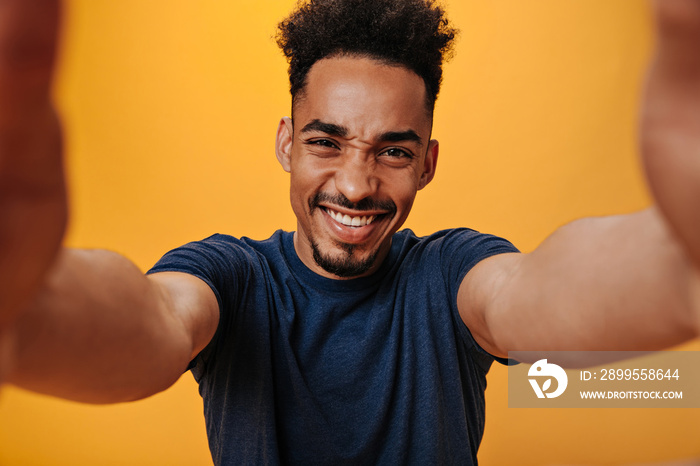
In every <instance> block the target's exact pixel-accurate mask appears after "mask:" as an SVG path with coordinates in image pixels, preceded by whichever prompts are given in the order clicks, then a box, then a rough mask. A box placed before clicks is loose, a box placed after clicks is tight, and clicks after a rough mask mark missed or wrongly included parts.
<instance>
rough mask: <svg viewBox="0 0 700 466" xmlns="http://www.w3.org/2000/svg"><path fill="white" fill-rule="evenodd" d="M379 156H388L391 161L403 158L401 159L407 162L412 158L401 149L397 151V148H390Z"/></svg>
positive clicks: (411, 155)
mask: <svg viewBox="0 0 700 466" xmlns="http://www.w3.org/2000/svg"><path fill="white" fill-rule="evenodd" d="M381 155H386V156H388V157H391V158H392V159H393V158H396V159H398V158H403V159H409V160H410V159H412V158H413V154H412V153H410V152H407V151H405V150H403V149H399V148H397V147H391V148H389V149H387V150H385V151H384V152H382V153H381Z"/></svg>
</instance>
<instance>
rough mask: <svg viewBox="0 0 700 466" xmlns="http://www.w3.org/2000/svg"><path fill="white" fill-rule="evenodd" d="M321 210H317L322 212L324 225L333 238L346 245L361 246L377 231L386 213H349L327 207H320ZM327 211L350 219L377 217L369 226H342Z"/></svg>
mask: <svg viewBox="0 0 700 466" xmlns="http://www.w3.org/2000/svg"><path fill="white" fill-rule="evenodd" d="M320 207H321V208H320V209H319V210H320V211H321V212H322V215H323V219H324V221H325V222H326V224H327V225H328V226H329V228H330V230H331V232H332V233H333V234H334V236H335V237H336V238H337V239H338V241H340V242H342V243H346V244H361V243H364V242H366V241H367V240H368V239H369V238H370V237H371V236H372V234H373V233H374V232H375V230H376V229H377V227H378V225H379V224H380V223H381V222H382V220H383V217H382V216H383V215H384V214H386V212H369V211H363V212H359V213H358V212H351V211H348V210H346V209H339V208H336V207H328V206H320ZM328 209H330V210H333V211H335V212H338V213H341V214H344V215H350V216H351V217H357V216H367V217H369V216H377V217H378V218H375V219H374V221H373V222H372V223H370V224H369V225H363V226H355V227H353V226H348V225H343V224H342V223H339V222H338V221H336V220H335V219H334V218H333V217H331V215H330V214H329V213H328Z"/></svg>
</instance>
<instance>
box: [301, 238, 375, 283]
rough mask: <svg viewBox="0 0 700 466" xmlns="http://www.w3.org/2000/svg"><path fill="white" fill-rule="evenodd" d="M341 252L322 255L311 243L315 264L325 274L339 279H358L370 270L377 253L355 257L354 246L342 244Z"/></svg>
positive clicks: (316, 246) (315, 245) (314, 244)
mask: <svg viewBox="0 0 700 466" xmlns="http://www.w3.org/2000/svg"><path fill="white" fill-rule="evenodd" d="M341 248H342V252H341V253H340V254H337V255H335V256H331V255H330V254H327V253H324V252H322V251H321V250H320V248H319V247H318V245H317V244H316V243H313V242H312V243H311V249H312V251H313V258H314V261H315V262H316V264H317V265H318V266H319V267H321V268H322V269H323V270H325V271H326V272H328V273H330V274H332V275H335V276H337V277H340V278H355V277H360V276H362V275H364V274H366V273H367V272H369V271H370V269H372V267H373V266H374V263H375V262H376V260H377V255H378V254H379V251H378V250H376V251H373V252H372V253H370V254H369V255H368V256H366V257H355V246H354V245H352V244H343V245H342V247H341Z"/></svg>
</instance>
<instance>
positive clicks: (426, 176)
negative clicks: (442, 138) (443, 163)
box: [418, 139, 440, 189]
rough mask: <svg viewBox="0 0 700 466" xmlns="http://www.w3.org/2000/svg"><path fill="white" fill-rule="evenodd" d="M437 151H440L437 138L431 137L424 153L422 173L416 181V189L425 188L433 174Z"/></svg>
mask: <svg viewBox="0 0 700 466" xmlns="http://www.w3.org/2000/svg"><path fill="white" fill-rule="evenodd" d="M438 152H440V143H439V142H438V140H437V139H431V140H430V142H429V143H428V150H427V151H426V153H425V161H424V162H423V174H422V175H421V177H420V181H419V182H418V189H423V188H425V187H426V186H427V185H428V183H430V182H431V181H432V180H433V177H434V176H435V168H436V167H437V160H438Z"/></svg>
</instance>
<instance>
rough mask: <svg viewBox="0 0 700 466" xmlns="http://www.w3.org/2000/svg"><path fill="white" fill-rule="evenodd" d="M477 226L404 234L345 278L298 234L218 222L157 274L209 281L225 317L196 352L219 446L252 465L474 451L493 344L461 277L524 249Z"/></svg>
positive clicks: (440, 456)
mask: <svg viewBox="0 0 700 466" xmlns="http://www.w3.org/2000/svg"><path fill="white" fill-rule="evenodd" d="M515 251H516V249H515V247H513V246H512V245H511V244H510V243H509V242H507V241H505V240H503V239H501V238H497V237H494V236H490V235H484V234H481V233H478V232H475V231H473V230H468V229H458V230H446V231H441V232H438V233H435V234H433V235H431V236H428V237H423V238H419V237H416V236H415V235H414V234H413V232H411V231H410V230H404V231H401V232H399V233H397V234H395V235H394V237H393V241H392V246H391V250H390V252H389V254H388V256H387V257H386V259H385V261H384V262H383V263H382V265H381V267H380V269H379V270H378V271H377V272H376V273H374V274H372V275H371V276H368V277H362V278H357V279H352V280H333V279H329V278H325V277H321V276H319V275H317V274H316V273H314V272H313V271H311V270H310V269H309V268H307V267H306V266H305V265H304V264H303V263H302V262H301V260H300V259H299V257H298V256H297V254H296V252H295V250H294V245H293V233H288V232H283V231H277V232H276V233H275V234H274V235H272V237H271V238H269V239H267V240H264V241H254V240H251V239H249V238H242V239H236V238H233V237H231V236H226V235H214V236H211V237H209V238H207V239H205V240H203V241H199V242H194V243H189V244H187V245H185V246H183V247H181V248H178V249H175V250H173V251H171V252H169V253H167V254H166V255H165V256H164V257H163V258H162V259H161V260H160V261H159V262H158V263H157V264H156V265H155V266H154V267H153V269H151V271H149V273H154V272H164V271H180V272H186V273H190V274H193V275H195V276H197V277H199V278H201V279H202V280H204V281H205V282H206V283H207V284H208V285H209V286H210V287H211V288H212V290H213V291H214V293H215V294H216V298H217V300H218V301H219V308H220V311H221V318H220V323H219V327H218V329H217V332H216V334H215V336H214V338H213V340H212V341H211V343H210V344H209V345H208V346H207V347H206V348H205V349H204V350H203V351H202V352H201V353H200V354H199V355H198V356H197V357H196V359H195V360H194V361H193V362H192V372H193V374H194V376H195V378H196V380H197V381H198V382H199V391H200V394H201V395H202V398H203V399H204V414H205V418H206V425H207V434H208V437H209V446H210V448H211V452H212V457H213V459H214V462H215V463H216V464H217V465H242V464H303V465H314V464H330V465H334V466H338V465H343V464H353V465H355V464H390V465H396V464H441V465H442V464H462V465H464V464H476V452H477V448H478V446H479V443H480V441H481V437H482V435H483V431H484V404H485V402H484V390H485V389H486V373H487V372H488V370H489V367H490V366H491V363H492V362H493V357H492V356H490V355H489V354H487V353H486V352H485V351H484V350H483V349H481V348H480V347H479V346H478V345H477V344H476V342H475V341H474V339H473V338H472V336H471V335H470V333H469V331H468V330H467V327H466V326H465V325H464V323H463V322H462V320H461V319H460V316H459V313H458V311H457V305H456V299H457V291H458V288H459V284H460V283H461V281H462V279H463V278H464V276H465V275H466V273H467V272H468V271H469V270H470V269H471V268H472V267H473V266H474V265H475V264H476V263H477V262H479V261H480V260H483V259H485V258H487V257H489V256H492V255H494V254H499V253H504V252H515Z"/></svg>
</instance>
